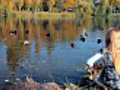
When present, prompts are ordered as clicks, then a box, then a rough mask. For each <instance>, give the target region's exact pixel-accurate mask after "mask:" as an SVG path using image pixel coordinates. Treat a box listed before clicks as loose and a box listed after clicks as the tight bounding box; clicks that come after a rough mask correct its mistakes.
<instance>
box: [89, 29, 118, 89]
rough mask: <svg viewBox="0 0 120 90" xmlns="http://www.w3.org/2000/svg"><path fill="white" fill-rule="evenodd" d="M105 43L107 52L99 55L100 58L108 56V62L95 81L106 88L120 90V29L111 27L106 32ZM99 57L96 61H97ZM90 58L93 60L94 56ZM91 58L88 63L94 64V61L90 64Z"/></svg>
mask: <svg viewBox="0 0 120 90" xmlns="http://www.w3.org/2000/svg"><path fill="white" fill-rule="evenodd" d="M105 44H106V48H107V52H106V53H104V54H100V53H99V55H98V54H97V55H98V56H99V58H101V57H103V56H106V60H107V62H106V63H105V67H104V69H103V71H102V73H101V75H100V76H99V77H98V78H96V79H95V81H96V83H97V84H99V85H101V86H103V87H105V88H108V89H112V90H120V30H118V29H115V28H111V29H109V30H108V32H107V34H106V38H105ZM98 56H97V57H98ZM94 57H95V56H94ZM99 58H97V59H99ZM97 59H95V60H94V61H97ZM90 60H91V61H92V58H91V59H90ZM90 60H88V62H87V64H88V65H89V66H92V65H93V63H92V64H89V63H90Z"/></svg>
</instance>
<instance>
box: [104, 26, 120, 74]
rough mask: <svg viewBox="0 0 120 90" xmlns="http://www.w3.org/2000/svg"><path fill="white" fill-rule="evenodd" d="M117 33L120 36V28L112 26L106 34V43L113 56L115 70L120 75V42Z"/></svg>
mask: <svg viewBox="0 0 120 90" xmlns="http://www.w3.org/2000/svg"><path fill="white" fill-rule="evenodd" d="M117 35H118V36H120V30H119V29H116V28H110V29H109V30H108V32H107V34H106V38H105V44H106V47H108V49H109V51H110V53H111V55H112V57H113V63H114V66H115V70H116V72H117V73H118V75H119V76H120V46H119V48H118V44H119V43H116V42H118V39H119V38H118V37H117V38H116V36H117Z"/></svg>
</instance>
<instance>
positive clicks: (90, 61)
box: [86, 52, 103, 67]
mask: <svg viewBox="0 0 120 90" xmlns="http://www.w3.org/2000/svg"><path fill="white" fill-rule="evenodd" d="M102 57H103V54H102V53H101V52H98V53H96V54H95V55H94V56H92V57H91V58H89V59H88V60H87V63H86V64H87V65H88V66H89V67H93V65H94V63H95V62H96V61H98V60H99V59H100V58H102Z"/></svg>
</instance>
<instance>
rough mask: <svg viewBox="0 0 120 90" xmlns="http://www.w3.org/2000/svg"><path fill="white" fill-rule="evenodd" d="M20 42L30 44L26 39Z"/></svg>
mask: <svg viewBox="0 0 120 90" xmlns="http://www.w3.org/2000/svg"><path fill="white" fill-rule="evenodd" d="M22 43H23V44H24V45H28V44H30V42H29V41H27V40H26V41H23V42H22Z"/></svg>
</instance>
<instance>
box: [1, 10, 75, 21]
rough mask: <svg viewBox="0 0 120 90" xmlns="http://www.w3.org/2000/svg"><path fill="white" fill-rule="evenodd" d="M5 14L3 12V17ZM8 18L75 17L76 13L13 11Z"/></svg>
mask: <svg viewBox="0 0 120 90" xmlns="http://www.w3.org/2000/svg"><path fill="white" fill-rule="evenodd" d="M4 16H5V15H4V14H2V15H1V17H4ZM6 16H7V17H8V18H26V19H27V18H36V19H37V18H42V19H48V18H52V19H62V18H65V19H75V18H76V13H73V12H69V13H68V12H62V13H49V12H35V13H34V14H33V13H32V12H30V11H24V12H23V11H22V12H11V13H8V14H7V15H6Z"/></svg>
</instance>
